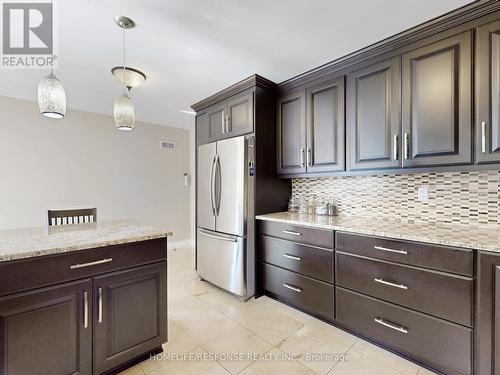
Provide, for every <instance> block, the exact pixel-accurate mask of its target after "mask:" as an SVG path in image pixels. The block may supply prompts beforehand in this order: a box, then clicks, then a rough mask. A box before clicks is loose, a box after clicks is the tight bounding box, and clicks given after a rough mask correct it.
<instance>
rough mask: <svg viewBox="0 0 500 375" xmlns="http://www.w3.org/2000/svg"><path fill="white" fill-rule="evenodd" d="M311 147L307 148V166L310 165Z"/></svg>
mask: <svg viewBox="0 0 500 375" xmlns="http://www.w3.org/2000/svg"><path fill="white" fill-rule="evenodd" d="M311 156H312V155H311V148H310V147H308V148H307V157H306V158H307V166H308V167H310V166H311V165H312V158H311Z"/></svg>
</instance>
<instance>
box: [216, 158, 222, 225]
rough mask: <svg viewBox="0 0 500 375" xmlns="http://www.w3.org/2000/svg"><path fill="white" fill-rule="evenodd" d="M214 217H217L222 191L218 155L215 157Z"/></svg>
mask: <svg viewBox="0 0 500 375" xmlns="http://www.w3.org/2000/svg"><path fill="white" fill-rule="evenodd" d="M215 178H216V182H215V186H216V189H215V198H216V199H215V202H216V203H215V216H219V212H220V201H221V189H222V178H221V168H220V158H219V154H217V155H216V157H215Z"/></svg>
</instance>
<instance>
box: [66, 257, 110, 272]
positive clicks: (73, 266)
mask: <svg viewBox="0 0 500 375" xmlns="http://www.w3.org/2000/svg"><path fill="white" fill-rule="evenodd" d="M112 261H113V258H106V259H101V260H96V261H95V262H89V263H83V264H79V263H78V264H73V265H72V266H70V267H69V268H70V269H72V270H75V269H78V268H85V267H92V266H97V265H99V264H104V263H109V262H112Z"/></svg>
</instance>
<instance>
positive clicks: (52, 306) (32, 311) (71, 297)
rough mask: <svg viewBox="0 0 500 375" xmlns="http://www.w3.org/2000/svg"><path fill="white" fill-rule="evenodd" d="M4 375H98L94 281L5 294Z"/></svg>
mask: <svg viewBox="0 0 500 375" xmlns="http://www.w3.org/2000/svg"><path fill="white" fill-rule="evenodd" d="M0 306H1V307H0V339H1V343H2V344H1V345H0V374H9V375H26V374H74V375H78V374H82V375H88V374H92V312H91V311H92V310H91V308H92V282H91V280H90V279H87V280H83V281H78V282H73V283H67V284H61V285H56V286H52V287H48V288H43V289H37V290H35V291H31V292H25V293H19V294H14V295H11V296H7V297H2V298H0Z"/></svg>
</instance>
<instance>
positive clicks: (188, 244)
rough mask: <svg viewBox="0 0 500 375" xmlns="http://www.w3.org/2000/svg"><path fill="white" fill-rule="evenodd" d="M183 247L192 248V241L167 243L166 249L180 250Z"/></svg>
mask: <svg viewBox="0 0 500 375" xmlns="http://www.w3.org/2000/svg"><path fill="white" fill-rule="evenodd" d="M183 247H194V240H184V241H172V242H170V241H169V242H168V249H169V250H174V249H182V248H183Z"/></svg>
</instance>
